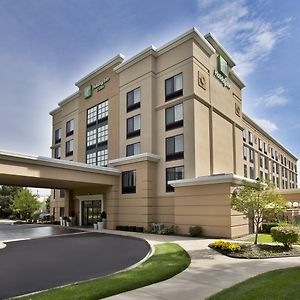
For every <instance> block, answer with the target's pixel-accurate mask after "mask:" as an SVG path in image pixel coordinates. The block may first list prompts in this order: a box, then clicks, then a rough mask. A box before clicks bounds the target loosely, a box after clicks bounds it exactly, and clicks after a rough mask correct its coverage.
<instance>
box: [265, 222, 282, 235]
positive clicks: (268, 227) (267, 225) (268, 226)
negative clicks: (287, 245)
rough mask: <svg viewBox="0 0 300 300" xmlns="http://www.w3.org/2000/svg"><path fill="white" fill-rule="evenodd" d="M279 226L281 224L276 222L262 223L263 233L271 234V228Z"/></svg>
mask: <svg viewBox="0 0 300 300" xmlns="http://www.w3.org/2000/svg"><path fill="white" fill-rule="evenodd" d="M278 226H279V224H278V223H275V222H268V223H267V222H266V223H262V225H261V232H262V233H268V234H269V233H271V228H273V227H278Z"/></svg>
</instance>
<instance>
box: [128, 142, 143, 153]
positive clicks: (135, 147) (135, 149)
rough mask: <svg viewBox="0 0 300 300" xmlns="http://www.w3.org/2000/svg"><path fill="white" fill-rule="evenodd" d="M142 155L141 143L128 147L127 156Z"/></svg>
mask: <svg viewBox="0 0 300 300" xmlns="http://www.w3.org/2000/svg"><path fill="white" fill-rule="evenodd" d="M140 153H141V143H135V144H131V145H127V146H126V156H132V155H137V154H140Z"/></svg>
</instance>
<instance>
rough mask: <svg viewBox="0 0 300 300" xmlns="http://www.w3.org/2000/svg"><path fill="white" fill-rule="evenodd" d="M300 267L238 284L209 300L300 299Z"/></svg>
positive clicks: (282, 270) (273, 272) (256, 277)
mask: <svg viewBox="0 0 300 300" xmlns="http://www.w3.org/2000/svg"><path fill="white" fill-rule="evenodd" d="M299 282H300V267H294V268H288V269H280V270H275V271H271V272H267V273H263V274H260V275H258V276H255V277H252V278H250V279H248V280H245V281H243V282H241V283H238V284H236V285H234V286H232V287H230V288H228V289H225V290H223V291H221V292H219V293H218V294H215V295H213V296H211V297H209V298H208V299H209V300H223V299H224V300H225V299H226V300H227V299H239V300H248V299H249V300H250V299H251V300H253V299H264V300H274V299H289V300H293V299H295V300H296V299H299Z"/></svg>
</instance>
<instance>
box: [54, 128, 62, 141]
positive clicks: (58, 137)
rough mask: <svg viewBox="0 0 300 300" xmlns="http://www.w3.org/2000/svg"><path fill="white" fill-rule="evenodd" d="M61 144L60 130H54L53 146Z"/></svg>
mask: <svg viewBox="0 0 300 300" xmlns="http://www.w3.org/2000/svg"><path fill="white" fill-rule="evenodd" d="M60 142H61V128H58V129H56V130H55V144H58V143H60Z"/></svg>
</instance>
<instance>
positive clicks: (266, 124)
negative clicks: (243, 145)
mask: <svg viewBox="0 0 300 300" xmlns="http://www.w3.org/2000/svg"><path fill="white" fill-rule="evenodd" d="M253 120H254V122H256V123H257V124H258V125H259V126H260V127H262V128H263V129H264V130H265V131H267V132H269V133H272V132H274V131H276V130H277V129H278V127H277V125H276V124H275V123H274V122H272V121H270V120H267V119H256V118H254V119H253Z"/></svg>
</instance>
